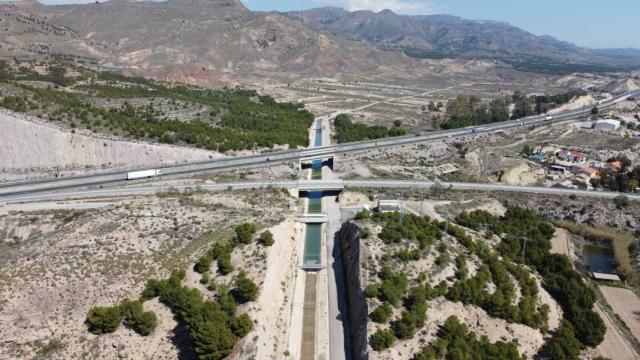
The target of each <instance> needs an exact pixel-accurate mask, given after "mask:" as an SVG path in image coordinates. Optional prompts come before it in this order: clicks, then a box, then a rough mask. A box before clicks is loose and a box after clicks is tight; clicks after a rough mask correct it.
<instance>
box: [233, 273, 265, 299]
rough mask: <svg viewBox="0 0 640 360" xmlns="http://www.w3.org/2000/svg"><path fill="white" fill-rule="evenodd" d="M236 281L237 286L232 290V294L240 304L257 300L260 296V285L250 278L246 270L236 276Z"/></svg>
mask: <svg viewBox="0 0 640 360" xmlns="http://www.w3.org/2000/svg"><path fill="white" fill-rule="evenodd" d="M234 283H235V287H234V288H233V290H231V294H232V296H233V298H234V299H235V300H236V302H237V303H238V304H244V303H246V302H249V301H255V300H256V299H257V298H258V292H259V290H260V289H259V288H258V285H256V284H255V283H254V282H253V280H251V279H249V278H248V277H247V276H246V274H245V273H244V271H242V272H240V274H238V276H236V278H235V280H234Z"/></svg>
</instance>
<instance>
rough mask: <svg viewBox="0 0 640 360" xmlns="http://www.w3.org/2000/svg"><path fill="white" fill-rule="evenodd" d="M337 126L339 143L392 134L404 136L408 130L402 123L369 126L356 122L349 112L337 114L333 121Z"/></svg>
mask: <svg viewBox="0 0 640 360" xmlns="http://www.w3.org/2000/svg"><path fill="white" fill-rule="evenodd" d="M333 123H334V125H335V128H336V139H337V140H338V143H345V142H352V141H362V140H372V139H379V138H384V137H390V136H402V135H405V134H406V131H405V130H404V129H403V128H401V127H400V125H401V124H398V123H397V124H395V125H394V127H392V128H387V127H384V126H369V125H365V124H360V123H354V122H352V121H351V118H350V117H349V115H347V114H340V115H338V116H336V118H335V120H334V121H333Z"/></svg>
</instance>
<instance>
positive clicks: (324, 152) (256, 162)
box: [0, 91, 640, 196]
mask: <svg viewBox="0 0 640 360" xmlns="http://www.w3.org/2000/svg"><path fill="white" fill-rule="evenodd" d="M639 95H640V91H636V92H631V93H626V94H623V95H620V96H617V97H615V98H613V99H611V100H610V101H607V102H605V103H603V104H601V105H599V106H600V108H601V109H606V108H608V107H611V106H613V105H615V104H616V103H618V102H620V101H623V100H624V99H626V98H627V97H629V96H639ZM590 111H591V109H590V108H586V109H580V110H573V111H568V112H565V113H561V114H556V115H554V116H553V119H551V120H546V119H545V116H534V117H528V118H524V119H519V120H511V121H506V122H501V123H494V124H487V125H483V126H478V127H475V133H472V130H471V129H472V128H473V127H468V128H462V129H453V130H444V131H434V132H429V133H420V134H414V135H405V136H399V137H393V138H383V139H375V140H366V141H360V142H353V143H344V144H335V145H327V146H320V147H315V148H307V149H297V150H287V151H277V152H270V153H262V154H255V155H247V156H237V157H228V158H223V159H218V160H211V161H200V162H192V163H187V164H177V165H168V166H162V167H159V169H161V170H162V173H163V174H162V177H163V178H167V177H178V176H183V175H191V174H196V173H206V172H217V171H225V170H231V169H241V168H245V169H246V168H254V167H262V166H269V165H273V164H279V163H286V162H289V161H297V160H299V159H303V158H313V157H323V156H332V155H334V154H346V153H354V152H362V151H367V150H375V149H384V148H390V147H397V146H404V145H411V144H415V143H423V142H429V141H436V140H442V139H447V138H458V137H464V136H475V135H479V134H484V133H490V132H495V131H499V130H508V129H511V128H517V127H522V126H537V125H540V124H551V123H555V122H562V121H567V120H571V119H574V118H577V117H580V116H583V115H585V114H588V113H589V112H590ZM135 170H141V169H135ZM126 178H127V171H116V172H113V171H112V172H106V173H97V174H90V175H79V176H73V177H64V178H56V179H42V180H34V181H24V182H17V183H7V184H2V185H0V196H3V195H9V194H13V195H19V194H27V193H35V192H43V191H53V190H64V189H73V188H83V187H88V186H98V185H107V184H114V183H119V182H126V181H127V180H126Z"/></svg>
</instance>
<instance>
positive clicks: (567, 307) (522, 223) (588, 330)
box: [498, 207, 606, 347]
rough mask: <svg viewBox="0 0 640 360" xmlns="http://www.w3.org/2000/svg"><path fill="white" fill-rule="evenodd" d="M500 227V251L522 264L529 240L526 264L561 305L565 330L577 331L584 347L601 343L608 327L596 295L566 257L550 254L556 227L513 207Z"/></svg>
mask: <svg viewBox="0 0 640 360" xmlns="http://www.w3.org/2000/svg"><path fill="white" fill-rule="evenodd" d="M498 228H499V229H500V230H499V231H500V233H503V234H504V236H503V239H502V242H501V245H500V246H499V248H498V250H499V251H500V252H501V254H502V256H503V257H505V258H508V259H512V260H514V261H521V253H522V252H521V251H522V247H521V246H523V244H522V243H523V240H524V239H523V238H525V237H526V241H527V243H526V251H525V256H524V262H525V264H527V265H530V266H534V267H535V268H536V269H537V270H538V272H539V273H540V274H541V275H542V278H543V280H544V281H543V285H544V287H545V288H546V289H547V291H548V292H549V293H550V294H551V295H552V296H553V297H554V298H555V299H556V300H557V301H558V302H559V303H560V305H561V306H562V309H563V311H564V318H565V319H566V320H567V321H569V323H570V324H571V325H572V327H571V328H567V329H565V330H564V331H567V332H568V331H574V332H575V336H576V338H577V339H578V340H579V341H580V342H581V343H582V344H583V345H585V346H590V347H594V346H597V345H598V344H600V343H601V342H602V340H603V339H604V333H605V331H606V327H605V325H604V322H603V321H602V319H601V318H600V316H599V315H598V314H597V313H595V312H594V311H593V305H594V303H595V301H596V296H595V293H594V292H593V290H591V288H589V287H588V286H587V285H586V284H585V283H584V281H583V280H582V276H581V275H580V274H579V273H578V272H577V271H575V270H574V269H573V267H572V266H571V263H570V261H569V259H568V258H567V257H566V256H564V255H559V254H551V253H550V252H549V250H550V248H551V243H550V240H551V237H552V236H553V234H554V231H555V230H554V228H553V226H552V225H550V224H549V223H547V222H545V221H544V220H543V219H541V218H540V217H539V216H537V215H536V214H535V213H533V211H531V210H528V209H522V208H517V207H510V208H508V209H507V211H506V213H505V215H504V216H503V217H502V218H500V222H499V224H498Z"/></svg>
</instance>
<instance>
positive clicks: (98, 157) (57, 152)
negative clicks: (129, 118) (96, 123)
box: [0, 110, 221, 181]
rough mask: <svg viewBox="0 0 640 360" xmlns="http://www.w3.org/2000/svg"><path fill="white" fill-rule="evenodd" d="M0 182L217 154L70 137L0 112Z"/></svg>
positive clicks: (47, 125)
mask: <svg viewBox="0 0 640 360" xmlns="http://www.w3.org/2000/svg"><path fill="white" fill-rule="evenodd" d="M0 122H1V123H2V131H0V181H2V180H15V179H23V178H36V177H53V176H56V175H73V174H81V173H83V172H86V171H89V170H96V169H109V170H116V169H122V168H135V167H150V166H154V165H158V164H173V163H181V162H186V161H196V160H208V159H213V158H218V157H220V156H221V155H220V154H218V153H216V152H211V151H206V150H201V149H194V148H188V147H179V146H170V145H160V144H150V143H144V142H134V141H127V140H119V139H115V138H112V137H104V136H98V135H96V134H92V133H88V132H82V133H81V132H80V131H79V132H78V133H75V134H74V133H72V132H71V131H70V130H69V129H65V128H62V127H59V126H56V125H53V124H51V123H48V122H45V121H43V120H40V119H37V118H34V117H28V116H24V115H21V114H15V113H12V112H8V111H6V110H0Z"/></svg>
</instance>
